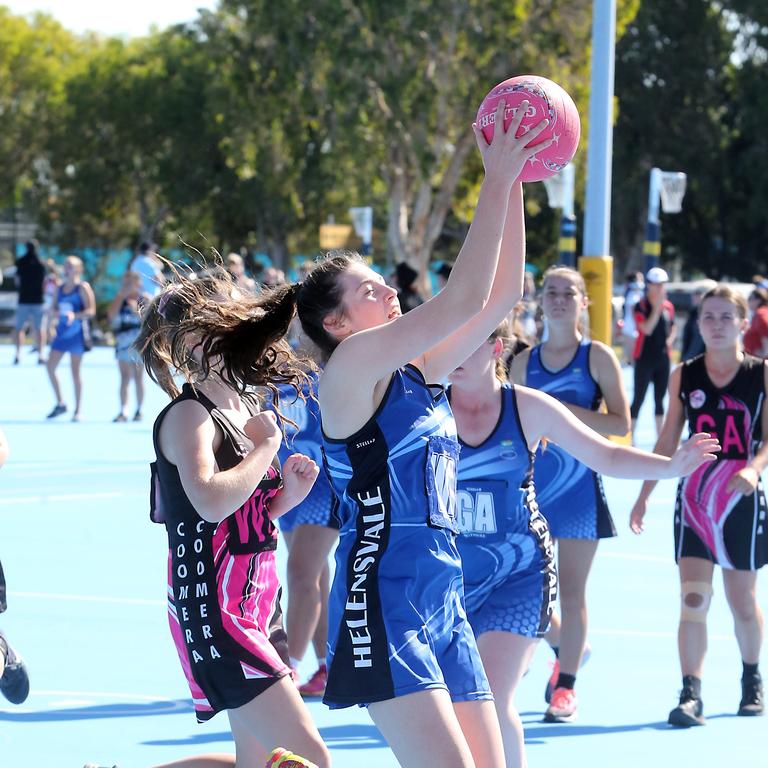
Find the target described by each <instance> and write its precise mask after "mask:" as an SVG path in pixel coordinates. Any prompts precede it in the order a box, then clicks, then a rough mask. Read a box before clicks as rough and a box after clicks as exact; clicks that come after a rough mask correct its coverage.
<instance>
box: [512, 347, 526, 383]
mask: <svg viewBox="0 0 768 768" xmlns="http://www.w3.org/2000/svg"><path fill="white" fill-rule="evenodd" d="M531 349H532V347H528V348H527V349H524V350H523V351H522V352H518V353H517V354H516V355H515V356H514V357H513V358H512V363H511V364H510V366H509V378H510V380H511V381H513V382H515V384H525V372H526V369H527V368H528V360H529V359H530V357H531Z"/></svg>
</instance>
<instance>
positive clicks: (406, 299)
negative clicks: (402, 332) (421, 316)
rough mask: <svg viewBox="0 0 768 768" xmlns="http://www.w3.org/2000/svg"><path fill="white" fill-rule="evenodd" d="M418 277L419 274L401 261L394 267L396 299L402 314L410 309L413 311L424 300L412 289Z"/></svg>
mask: <svg viewBox="0 0 768 768" xmlns="http://www.w3.org/2000/svg"><path fill="white" fill-rule="evenodd" d="M418 276H419V273H418V272H417V271H416V270H415V269H414V268H413V267H411V266H410V265H409V264H406V263H405V262H404V261H401V262H400V263H399V264H397V265H396V266H395V279H396V280H397V298H398V301H399V302H400V309H401V310H402V313H403V314H405V313H406V312H410V311H411V310H412V309H415V308H416V307H418V306H419V305H420V304H423V303H424V298H423V297H422V296H421V294H420V293H419V292H418V291H417V290H416V288H415V287H414V283H415V282H416V278H418Z"/></svg>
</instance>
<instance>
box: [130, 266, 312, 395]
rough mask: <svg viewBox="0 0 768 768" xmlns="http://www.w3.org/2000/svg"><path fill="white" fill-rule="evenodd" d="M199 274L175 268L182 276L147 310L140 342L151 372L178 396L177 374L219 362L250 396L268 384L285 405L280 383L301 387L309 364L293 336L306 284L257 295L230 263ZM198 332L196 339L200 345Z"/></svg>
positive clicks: (198, 372) (193, 375) (206, 370)
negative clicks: (245, 288) (239, 283)
mask: <svg viewBox="0 0 768 768" xmlns="http://www.w3.org/2000/svg"><path fill="white" fill-rule="evenodd" d="M193 277H194V276H193V275H192V274H186V275H185V274H182V273H181V272H180V271H179V270H175V280H174V281H173V282H172V283H171V284H170V285H168V286H167V287H166V288H165V289H164V290H163V291H162V293H160V295H159V296H156V297H155V298H154V299H153V300H152V302H151V303H150V304H149V305H148V306H147V307H146V309H145V310H144V313H143V316H142V325H141V331H140V333H139V336H138V338H137V339H136V342H135V347H136V348H137V349H138V350H139V352H140V354H141V356H142V359H143V362H144V367H145V368H146V369H147V373H148V374H149V376H150V378H151V379H152V380H153V381H155V382H156V383H157V384H159V385H160V387H162V389H163V390H164V391H165V392H166V393H167V394H168V395H169V396H170V397H176V396H178V394H179V392H180V390H179V387H178V385H177V383H176V382H175V381H174V374H177V373H178V374H180V375H181V376H182V377H183V378H185V379H186V380H187V381H190V382H194V381H195V380H200V379H204V378H206V377H207V376H208V375H209V374H210V373H211V368H212V364H215V365H216V373H217V374H218V375H219V376H221V378H222V379H223V380H224V381H226V383H227V384H229V385H230V386H231V387H232V388H233V389H234V390H235V391H237V392H238V393H239V394H240V395H241V396H244V397H246V398H250V399H253V398H254V394H253V388H254V387H264V388H266V389H267V390H268V391H269V392H270V393H271V395H272V397H273V398H274V400H275V402H276V404H277V405H278V407H279V396H278V392H277V387H278V386H280V385H284V384H288V385H290V386H293V387H294V389H296V392H297V395H298V394H300V391H301V388H302V386H303V385H305V384H307V381H308V380H307V375H306V371H307V369H308V364H307V362H306V361H302V360H299V359H298V358H297V357H296V356H295V355H294V353H293V351H292V350H291V347H290V346H289V344H288V342H287V341H286V340H285V335H286V333H287V331H288V326H289V325H290V322H291V319H292V318H293V316H294V314H295V309H296V293H297V290H298V285H291V286H280V287H279V288H274V289H272V290H269V291H264V292H263V293H261V294H259V295H258V296H249V295H245V294H241V293H240V292H239V291H238V290H237V288H236V287H235V285H234V282H233V280H232V278H231V277H230V276H229V275H228V274H227V272H226V271H225V270H223V269H215V270H213V271H212V272H210V273H208V274H206V275H204V276H202V277H199V278H196V279H193ZM190 339H195V340H196V343H194V345H193V346H192V347H190ZM194 350H199V353H200V354H199V357H200V359H199V361H198V360H196V359H195V357H194V356H193V354H192V352H193V351H194ZM219 361H220V363H219Z"/></svg>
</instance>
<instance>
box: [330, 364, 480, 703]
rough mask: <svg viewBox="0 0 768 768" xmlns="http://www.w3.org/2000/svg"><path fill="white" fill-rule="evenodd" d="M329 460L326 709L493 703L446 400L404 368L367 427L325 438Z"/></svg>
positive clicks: (437, 388) (414, 370)
mask: <svg viewBox="0 0 768 768" xmlns="http://www.w3.org/2000/svg"><path fill="white" fill-rule="evenodd" d="M323 449H324V453H325V468H326V471H327V472H328V475H329V477H330V481H331V484H332V486H333V489H334V492H335V493H336V495H337V497H338V498H339V511H338V516H339V520H340V523H341V530H340V536H339V546H338V548H337V550H336V573H335V576H334V580H333V586H332V587H331V594H330V599H329V605H328V625H329V630H328V685H327V688H326V691H325V698H324V701H325V703H326V704H328V705H329V706H330V707H332V708H339V707H346V706H350V705H352V704H360V705H366V704H369V703H371V702H375V701H384V700H386V699H391V698H393V697H395V696H403V695H405V694H408V693H414V692H416V691H423V690H429V689H447V690H448V691H449V693H450V695H451V698H452V699H453V701H471V700H479V699H491V698H492V696H491V692H490V688H489V686H488V680H487V678H486V676H485V672H484V671H483V666H482V663H481V661H480V655H479V653H478V651H477V646H476V644H475V638H474V635H473V634H472V630H471V628H470V626H469V622H468V621H467V616H466V612H465V609H464V585H463V581H462V571H461V560H460V558H459V553H458V550H457V548H456V533H457V531H458V527H457V521H456V465H457V462H458V455H459V444H458V440H457V438H456V424H455V422H454V420H453V415H452V414H451V409H450V406H449V404H448V398H447V397H446V395H445V390H444V389H443V388H442V387H440V386H430V385H428V384H427V383H426V382H425V380H424V377H423V375H422V374H421V372H420V371H419V370H418V369H417V368H415V367H414V366H411V365H408V366H406V367H405V368H401V369H399V370H397V371H395V373H394V374H393V376H392V381H391V382H390V384H389V387H388V388H387V392H386V394H385V395H384V398H383V400H382V402H381V404H380V406H379V407H378V409H377V410H376V412H375V413H374V414H373V416H371V418H370V419H369V421H368V423H367V424H366V425H365V426H364V427H362V428H361V429H360V430H358V431H357V432H356V433H355V434H354V435H352V436H351V437H348V438H346V439H344V440H332V439H330V438H327V437H325V436H324V437H323Z"/></svg>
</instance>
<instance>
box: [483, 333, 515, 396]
mask: <svg viewBox="0 0 768 768" xmlns="http://www.w3.org/2000/svg"><path fill="white" fill-rule="evenodd" d="M496 339H501V341H502V344H503V345H504V347H503V349H502V354H500V355H499V356H498V357H497V358H496V370H495V371H494V372H495V374H496V378H497V379H498V380H499V381H500V382H502V384H503V383H504V382H505V381H507V378H508V376H509V371H508V370H507V364H506V362H505V361H504V351H505V350H506V349H507V347H508V346H509V343H510V341H511V337H510V325H509V320H502V321H501V323H500V324H499V325H497V326H496V328H495V329H494V331H493V333H492V334H491V335H490V336H489V337H488V341H496Z"/></svg>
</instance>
